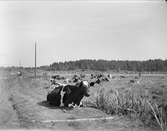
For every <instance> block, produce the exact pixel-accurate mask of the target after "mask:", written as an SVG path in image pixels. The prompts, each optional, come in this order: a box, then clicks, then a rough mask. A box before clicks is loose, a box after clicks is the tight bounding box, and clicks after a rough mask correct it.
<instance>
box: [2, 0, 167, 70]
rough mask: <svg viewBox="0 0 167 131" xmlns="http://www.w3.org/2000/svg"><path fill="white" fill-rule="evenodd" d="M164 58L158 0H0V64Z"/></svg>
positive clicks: (164, 11)
mask: <svg viewBox="0 0 167 131" xmlns="http://www.w3.org/2000/svg"><path fill="white" fill-rule="evenodd" d="M35 41H36V43H37V66H42V65H49V64H52V63H53V62H60V61H69V60H79V59H106V60H148V59H159V58H160V59H167V51H166V49H167V3H165V1H163V0H148V1H144V0H140V1H137V0H133V1H132V0H129V1H126V0H120V1H114V0H106V1H100V0H96V1H95V0H91V1H89V0H86V1H81V0H79V1H72V0H71V1H70V0H63V1H58V0H57V1H53V0H50V1H46V0H41V1H33V0H30V1H16V0H11V1H9V0H7V1H2V0H0V66H19V63H20V64H21V65H22V66H26V67H27V66H33V65H34V44H35Z"/></svg>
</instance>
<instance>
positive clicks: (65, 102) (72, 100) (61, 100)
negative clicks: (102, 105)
mask: <svg viewBox="0 0 167 131" xmlns="http://www.w3.org/2000/svg"><path fill="white" fill-rule="evenodd" d="M89 88H90V86H89V83H88V82H87V81H81V82H80V83H78V84H77V85H65V86H59V87H57V88H55V89H54V90H53V91H52V92H50V93H49V94H48V95H47V101H48V102H49V103H50V104H51V105H54V106H65V107H68V106H69V105H70V104H73V105H77V106H79V105H80V102H81V100H82V98H83V97H84V96H86V97H89V95H90V94H89Z"/></svg>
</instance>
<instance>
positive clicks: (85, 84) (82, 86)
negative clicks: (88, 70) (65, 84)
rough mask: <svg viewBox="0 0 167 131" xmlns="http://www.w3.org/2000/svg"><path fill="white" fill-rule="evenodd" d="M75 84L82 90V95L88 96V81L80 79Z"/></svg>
mask: <svg viewBox="0 0 167 131" xmlns="http://www.w3.org/2000/svg"><path fill="white" fill-rule="evenodd" d="M77 86H78V87H79V88H80V89H81V90H82V91H83V95H84V96H86V97H89V96H90V85H89V83H88V81H81V82H80V83H79V84H78V85H77Z"/></svg>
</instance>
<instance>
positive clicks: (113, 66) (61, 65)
mask: <svg viewBox="0 0 167 131" xmlns="http://www.w3.org/2000/svg"><path fill="white" fill-rule="evenodd" d="M39 68H40V69H43V70H57V71H61V70H65V71H67V70H77V69H81V70H98V71H107V70H114V71H120V70H126V71H138V72H143V71H147V72H166V71H167V59H166V60H161V59H154V60H146V61H128V60H125V61H123V60H111V61H109V60H87V59H84V60H77V61H68V62H55V63H53V64H51V65H50V66H41V67H39Z"/></svg>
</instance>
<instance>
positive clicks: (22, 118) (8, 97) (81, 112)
mask: <svg viewBox="0 0 167 131" xmlns="http://www.w3.org/2000/svg"><path fill="white" fill-rule="evenodd" d="M2 83H3V86H4V87H5V91H4V92H6V93H4V96H3V99H4V100H5V102H4V103H5V104H7V103H8V106H6V107H7V108H8V110H10V111H11V112H12V113H11V114H12V115H8V113H4V112H3V113H2V114H3V115H2V114H0V117H1V116H3V117H4V118H6V121H5V122H7V123H8V124H7V125H4V128H24V129H25V128H26V129H61V130H75V129H76V130H77V129H80V130H92V129H93V130H107V129H108V130H114V131H120V130H123V131H126V130H127V131H128V130H129V127H131V129H132V130H140V128H138V127H135V126H134V125H133V124H132V123H131V122H130V121H128V120H127V121H125V120H124V119H122V118H120V117H112V116H109V115H107V114H105V113H104V112H102V111H100V110H97V109H94V108H90V107H83V108H75V109H73V110H67V109H62V108H57V107H53V106H49V105H48V104H47V102H46V101H45V100H46V94H47V90H46V89H44V86H45V85H46V83H43V80H41V79H38V80H33V79H32V78H31V79H30V78H16V79H12V80H10V81H9V80H6V81H3V82H2ZM0 112H2V111H1V110H0ZM9 116H10V118H9ZM11 116H12V117H11ZM11 118H12V119H13V120H12V119H11ZM105 118H107V119H105ZM3 123H4V122H2V121H0V126H1V127H2V128H3V126H2V125H3ZM14 123H15V124H14ZM12 124H14V126H12Z"/></svg>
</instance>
